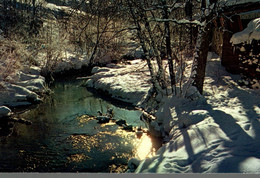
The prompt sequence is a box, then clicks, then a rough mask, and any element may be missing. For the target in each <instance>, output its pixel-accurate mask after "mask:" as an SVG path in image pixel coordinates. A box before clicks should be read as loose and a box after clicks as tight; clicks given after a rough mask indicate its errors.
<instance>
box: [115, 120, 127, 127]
mask: <svg viewBox="0 0 260 178" xmlns="http://www.w3.org/2000/svg"><path fill="white" fill-rule="evenodd" d="M116 124H117V125H119V126H123V125H126V121H125V120H123V119H120V120H118V121H116Z"/></svg>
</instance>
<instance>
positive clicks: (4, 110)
mask: <svg viewBox="0 0 260 178" xmlns="http://www.w3.org/2000/svg"><path fill="white" fill-rule="evenodd" d="M11 112H12V111H11V109H10V108H8V107H6V106H0V118H1V117H6V116H9V115H10V114H11Z"/></svg>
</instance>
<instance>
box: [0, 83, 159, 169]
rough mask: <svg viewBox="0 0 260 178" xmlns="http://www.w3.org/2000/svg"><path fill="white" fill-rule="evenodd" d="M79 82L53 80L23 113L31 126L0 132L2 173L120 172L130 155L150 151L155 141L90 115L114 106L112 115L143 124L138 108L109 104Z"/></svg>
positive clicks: (145, 155) (128, 121)
mask: <svg viewBox="0 0 260 178" xmlns="http://www.w3.org/2000/svg"><path fill="white" fill-rule="evenodd" d="M79 85H80V82H79V81H74V82H71V81H70V82H60V83H59V82H57V83H56V85H55V86H54V88H53V90H54V94H52V96H51V97H50V98H48V99H46V101H45V102H44V103H42V104H40V105H39V106H38V107H37V108H35V109H32V110H30V111H28V112H26V113H23V114H21V117H23V118H25V119H27V120H30V121H32V125H29V126H27V125H22V124H15V127H14V129H13V133H12V134H11V135H10V136H9V137H8V138H6V137H5V138H4V137H0V141H1V145H0V172H9V171H10V172H17V171H19V172H77V171H79V172H124V171H126V169H127V166H126V165H127V161H128V160H129V159H130V158H132V157H137V158H140V159H143V158H145V157H147V156H151V155H152V154H154V149H153V147H154V143H155V142H152V141H151V139H150V137H149V136H147V135H146V134H144V135H143V136H142V137H141V138H140V139H138V138H137V137H136V135H135V133H134V132H127V131H125V130H122V128H121V127H120V126H118V125H116V124H115V121H110V122H109V123H107V124H98V123H97V120H95V119H94V117H91V115H92V116H95V115H97V111H101V112H103V113H105V112H106V110H107V109H108V108H113V109H114V113H115V117H114V118H115V119H116V120H118V119H124V120H126V122H127V123H128V124H131V125H133V126H134V127H137V126H142V127H145V125H144V123H142V122H141V121H140V120H139V116H140V114H141V113H140V112H139V111H135V110H128V109H126V108H124V107H118V106H115V105H112V104H111V103H110V102H107V101H104V100H102V99H101V98H98V97H96V96H94V95H93V94H92V93H90V92H88V91H87V90H86V89H85V88H84V87H80V86H79Z"/></svg>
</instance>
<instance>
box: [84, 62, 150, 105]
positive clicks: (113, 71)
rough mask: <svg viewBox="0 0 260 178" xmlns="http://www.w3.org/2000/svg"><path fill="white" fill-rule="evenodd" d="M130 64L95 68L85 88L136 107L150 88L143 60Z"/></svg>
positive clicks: (147, 71)
mask: <svg viewBox="0 0 260 178" xmlns="http://www.w3.org/2000/svg"><path fill="white" fill-rule="evenodd" d="M131 64H132V65H125V64H117V65H113V64H112V65H108V66H107V67H102V68H99V67H95V68H93V70H92V73H94V75H92V76H91V79H90V80H88V81H87V86H88V87H91V88H95V89H97V90H101V91H103V92H106V93H108V94H109V95H111V97H113V98H115V99H118V100H120V101H124V102H128V103H131V104H133V105H137V104H138V103H139V102H140V101H142V99H143V98H144V97H145V96H146V95H147V93H148V91H149V89H150V88H151V84H149V79H150V77H149V70H148V67H147V66H146V62H145V61H143V60H140V59H137V60H132V61H131Z"/></svg>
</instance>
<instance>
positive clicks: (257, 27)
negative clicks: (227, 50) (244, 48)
mask: <svg viewBox="0 0 260 178" xmlns="http://www.w3.org/2000/svg"><path fill="white" fill-rule="evenodd" d="M252 40H260V18H257V19H254V20H251V21H250V22H249V23H248V25H247V28H245V29H244V30H243V31H241V32H237V33H235V34H233V36H232V38H231V39H230V42H231V43H233V44H239V43H244V42H246V43H247V42H249V43H250V42H251V41H252Z"/></svg>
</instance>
